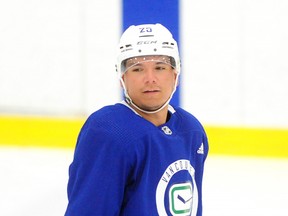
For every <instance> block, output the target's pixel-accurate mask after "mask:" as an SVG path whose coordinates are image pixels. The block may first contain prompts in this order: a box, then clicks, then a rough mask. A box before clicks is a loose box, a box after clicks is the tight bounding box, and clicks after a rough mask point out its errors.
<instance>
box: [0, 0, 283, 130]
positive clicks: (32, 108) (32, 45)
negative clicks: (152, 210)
mask: <svg viewBox="0 0 288 216" xmlns="http://www.w3.org/2000/svg"><path fill="white" fill-rule="evenodd" d="M180 4H181V7H180V8H181V19H180V20H181V39H180V40H181V41H180V43H181V50H182V63H183V71H182V72H183V73H182V79H181V82H182V83H181V99H182V105H183V106H184V108H186V109H187V110H189V111H191V112H192V113H194V114H195V115H196V116H197V117H198V118H199V119H200V120H201V121H202V122H203V123H204V124H210V125H240V126H265V127H284V128H287V127H288V112H287V110H288V100H287V99H286V98H287V95H288V88H287V83H288V73H287V71H288V65H287V59H288V52H287V50H288V40H287V36H288V28H286V25H287V19H288V14H287V10H288V3H287V2H286V1H283V0H264V1H260V0H254V1H241V0H232V1H231V0H230V1H228V0H220V1H211V0H207V1H190V0H183V1H181V2H180ZM0 20H2V22H0V113H4V114H5V113H12V114H15V113H16V114H40V115H43V114H44V115H52V116H55V115H56V116H79V115H87V114H89V113H91V112H92V111H94V110H96V109H98V108H100V107H102V106H103V105H106V104H111V103H115V102H117V101H119V100H120V98H121V90H120V85H119V82H118V80H117V77H116V74H115V70H114V63H115V62H114V60H115V48H116V45H117V41H118V39H119V36H120V32H121V1H119V0H118V1H112V0H108V1H101V2H97V1H91V0H87V1H75V0H72V1H66V0H57V1H55V0H52V1H36V0H26V1H20V0H11V1H1V2H0Z"/></svg>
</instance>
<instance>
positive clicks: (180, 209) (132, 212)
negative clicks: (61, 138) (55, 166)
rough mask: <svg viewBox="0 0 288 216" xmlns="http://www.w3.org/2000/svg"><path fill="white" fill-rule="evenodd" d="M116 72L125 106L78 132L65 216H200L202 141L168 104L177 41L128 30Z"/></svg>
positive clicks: (155, 27)
mask: <svg viewBox="0 0 288 216" xmlns="http://www.w3.org/2000/svg"><path fill="white" fill-rule="evenodd" d="M116 68H117V72H118V74H119V78H120V81H121V85H122V87H123V89H124V94H125V100H124V101H122V102H121V103H117V104H115V105H111V106H106V107H103V108H102V109H100V110H98V111H96V112H95V113H93V114H92V115H91V116H90V117H89V118H88V119H87V121H86V122H85V124H84V126H83V128H82V129H81V132H80V134H79V137H78V141H77V146H76V149H75V155H74V160H73V162H72V164H71V165H70V168H69V182H68V199H69V203H68V207H67V210H66V214H65V215H66V216H83V215H87V216H92V215H93V216H94V215H95V216H100V215H104V216H105V215H107V216H112V215H125V216H141V215H145V216H154V215H160V216H162V215H163V216H164V215H165V216H166V215H192V216H201V215H202V177H203V169H204V161H205V159H206V157H207V152H208V142H207V137H206V134H205V131H204V129H203V127H202V126H201V124H200V123H199V122H198V120H197V119H196V118H195V117H194V116H193V115H191V114H189V113H188V112H186V111H184V110H183V109H181V108H173V107H172V106H171V105H169V101H170V99H171V98H172V95H173V93H174V92H175V90H176V87H177V84H178V76H179V73H180V59H179V53H178V47H177V43H176V41H175V40H174V39H173V37H172V35H171V33H170V32H169V30H168V29H166V28H165V27H164V26H162V25H161V24H145V25H139V26H130V27H129V28H128V29H127V30H126V31H125V32H124V33H123V35H122V37H121V40H120V44H119V49H118V58H117V65H116Z"/></svg>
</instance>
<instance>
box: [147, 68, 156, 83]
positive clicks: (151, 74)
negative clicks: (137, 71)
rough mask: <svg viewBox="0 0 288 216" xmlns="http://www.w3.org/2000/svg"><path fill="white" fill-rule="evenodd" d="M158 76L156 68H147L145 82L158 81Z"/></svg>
mask: <svg viewBox="0 0 288 216" xmlns="http://www.w3.org/2000/svg"><path fill="white" fill-rule="evenodd" d="M156 80H157V77H156V71H155V70H154V68H147V69H146V70H145V82H148V83H153V82H156Z"/></svg>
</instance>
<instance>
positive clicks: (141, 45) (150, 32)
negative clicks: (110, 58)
mask: <svg viewBox="0 0 288 216" xmlns="http://www.w3.org/2000/svg"><path fill="white" fill-rule="evenodd" d="M155 55H157V56H158V55H163V56H169V57H170V58H171V60H170V62H171V65H172V66H173V67H174V68H175V69H176V72H177V74H179V73H180V57H179V51H178V46H177V42H176V41H175V40H174V39H173V36H172V34H171V32H170V31H169V30H168V29H167V28H165V27H164V26H163V25H161V24H159V23H157V24H142V25H137V26H135V25H132V26H130V27H129V28H128V29H127V30H126V31H125V32H124V33H123V34H122V37H121V38H120V43H119V46H118V50H117V63H116V71H117V72H118V73H119V76H120V77H122V75H123V73H124V72H125V66H124V65H125V60H127V59H129V58H132V57H138V56H155Z"/></svg>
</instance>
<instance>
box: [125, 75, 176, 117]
mask: <svg viewBox="0 0 288 216" xmlns="http://www.w3.org/2000/svg"><path fill="white" fill-rule="evenodd" d="M178 76H179V74H177V76H176V80H175V85H174V89H173V91H172V93H171V95H170V97H169V98H168V100H167V101H166V102H165V103H164V104H163V105H162V106H161V107H159V108H158V109H156V110H151V111H150V110H144V109H142V108H140V107H139V106H137V105H136V104H135V103H134V102H133V100H132V99H131V97H130V96H129V94H128V91H127V89H126V86H125V83H124V81H123V78H122V77H121V78H120V82H121V84H122V87H123V89H124V95H125V101H126V102H127V103H128V104H131V105H133V107H135V108H136V109H137V110H139V111H141V112H143V113H146V114H154V113H157V112H159V111H161V110H162V109H163V108H164V107H166V106H167V105H168V104H169V102H170V100H171V99H172V96H173V94H174V93H175V91H176V87H177V83H178Z"/></svg>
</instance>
